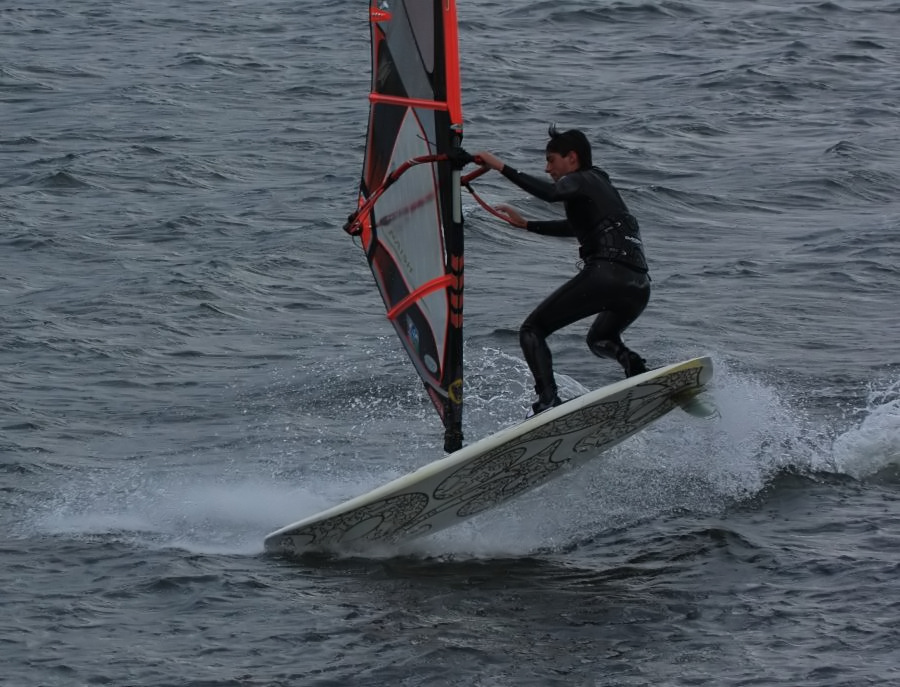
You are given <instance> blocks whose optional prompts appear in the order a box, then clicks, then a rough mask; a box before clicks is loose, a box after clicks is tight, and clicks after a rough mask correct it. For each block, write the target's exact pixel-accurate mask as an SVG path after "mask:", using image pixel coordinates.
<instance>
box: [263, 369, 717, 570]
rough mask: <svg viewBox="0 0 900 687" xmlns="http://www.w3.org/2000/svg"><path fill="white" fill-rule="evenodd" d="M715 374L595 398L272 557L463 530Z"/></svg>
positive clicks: (398, 486) (290, 536)
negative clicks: (459, 525) (471, 519)
mask: <svg viewBox="0 0 900 687" xmlns="http://www.w3.org/2000/svg"><path fill="white" fill-rule="evenodd" d="M711 374H712V371H711V364H710V363H709V360H708V359H706V358H699V359H695V360H691V361H687V362H685V363H680V364H676V365H672V366H669V367H668V368H663V369H662V370H656V371H651V372H649V373H645V374H644V375H640V376H639V377H635V378H632V380H625V381H623V382H618V383H616V384H613V385H610V386H609V387H605V388H604V389H600V390H597V391H594V392H591V393H589V394H586V395H585V396H582V397H580V398H578V399H575V400H573V401H570V402H569V403H566V404H563V405H562V406H559V407H557V408H554V409H552V410H549V411H546V412H545V413H542V414H540V415H538V416H536V417H534V418H530V419H529V420H526V421H525V422H523V423H522V424H520V425H517V426H516V427H512V428H510V429H507V430H504V431H502V432H499V433H498V434H496V435H494V436H493V437H488V438H487V439H484V440H482V441H480V442H478V443H476V444H473V445H471V446H469V447H466V448H464V449H462V450H461V451H458V452H456V453H454V454H452V455H450V456H448V457H447V458H444V459H442V460H439V461H435V462H434V463H432V464H430V465H427V466H425V467H423V468H421V469H420V470H418V471H416V472H414V473H412V474H410V475H407V476H406V477H402V478H400V479H398V480H395V481H394V482H392V483H391V484H388V485H385V486H384V487H382V488H380V489H377V490H375V491H374V492H371V493H370V494H368V495H366V496H363V497H359V498H358V499H354V500H353V501H349V502H347V503H346V504H343V506H338V507H336V508H335V509H331V510H330V511H326V512H325V513H322V514H320V516H315V517H313V518H311V519H309V520H308V521H301V522H300V523H296V524H295V525H294V526H290V527H287V528H283V529H282V530H279V531H278V532H275V533H273V534H271V535H269V537H267V538H266V548H267V550H270V551H279V552H282V553H288V554H290V553H300V552H303V551H307V550H333V549H337V548H340V549H342V550H345V549H349V550H354V549H364V548H367V547H369V546H371V545H372V544H375V543H378V542H382V543H388V544H389V543H392V542H397V541H400V540H408V539H413V538H415V537H419V536H422V535H424V534H428V533H430V532H433V531H436V530H437V529H441V528H443V527H446V526H449V525H452V524H454V523H456V522H460V521H461V520H463V519H466V518H469V517H471V516H473V515H476V514H478V513H481V512H484V511H486V510H488V509H490V508H492V507H494V506H497V505H499V504H501V503H503V502H505V501H507V500H509V499H511V498H513V497H514V496H517V495H519V494H521V493H523V492H525V491H527V490H529V489H531V488H533V487H536V486H537V485H539V484H543V483H544V482H546V481H548V480H550V479H552V478H554V477H555V476H557V475H558V474H561V473H562V472H563V470H564V469H568V468H571V467H574V466H576V465H580V464H582V463H584V462H586V461H587V460H590V459H592V458H594V457H596V456H597V455H598V454H600V453H602V452H603V451H604V450H606V449H608V448H610V447H612V446H614V445H616V444H617V443H619V442H621V441H623V440H625V439H627V438H628V437H630V436H632V435H633V434H635V433H636V432H638V431H640V430H641V429H643V428H644V427H646V426H647V425H649V424H650V423H652V422H653V421H655V420H657V419H658V418H660V417H662V416H663V415H665V414H666V413H668V412H669V411H671V410H672V409H674V408H676V407H678V405H679V399H680V398H684V397H685V394H687V395H688V396H690V395H691V394H692V392H694V391H696V390H698V389H700V388H701V387H702V386H703V384H704V383H705V382H706V381H707V380H708V379H709V377H710V376H711ZM635 382H636V383H635ZM573 406H575V407H574V408H573ZM492 444H493V445H492ZM382 492H383V494H382ZM379 495H381V496H380V497H379ZM367 496H368V497H372V499H371V501H370V502H368V503H366V502H365V500H366V498H367Z"/></svg>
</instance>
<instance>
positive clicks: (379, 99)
mask: <svg viewBox="0 0 900 687" xmlns="http://www.w3.org/2000/svg"><path fill="white" fill-rule="evenodd" d="M369 102H372V103H380V104H383V105H400V106H401V107H421V108H422V109H424V110H440V111H441V112H448V111H450V109H451V108H450V104H449V103H445V102H441V101H439V100H428V99H426V98H404V97H402V96H399V95H384V94H383V93H369Z"/></svg>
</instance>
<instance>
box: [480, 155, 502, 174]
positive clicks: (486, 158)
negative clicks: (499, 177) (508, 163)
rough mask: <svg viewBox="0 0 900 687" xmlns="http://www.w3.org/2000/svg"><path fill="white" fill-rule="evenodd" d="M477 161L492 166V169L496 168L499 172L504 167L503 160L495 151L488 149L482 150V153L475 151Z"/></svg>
mask: <svg viewBox="0 0 900 687" xmlns="http://www.w3.org/2000/svg"><path fill="white" fill-rule="evenodd" d="M475 163H476V164H481V165H484V166H485V167H490V168H491V169H496V170H497V171H498V172H499V171H501V170H502V169H503V167H504V164H503V160H501V159H500V158H499V157H497V156H496V155H494V154H493V153H489V152H487V151H486V150H482V151H481V152H480V153H475Z"/></svg>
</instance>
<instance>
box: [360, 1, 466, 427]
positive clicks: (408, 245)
mask: <svg viewBox="0 0 900 687" xmlns="http://www.w3.org/2000/svg"><path fill="white" fill-rule="evenodd" d="M369 16H370V21H371V34H372V91H371V95H370V109H369V127H368V136H367V144H366V156H365V162H364V166H363V179H362V183H361V186H360V191H361V192H360V200H359V204H360V207H361V208H365V209H366V215H367V216H366V217H365V218H363V224H362V237H363V247H364V248H365V250H366V253H367V255H368V258H369V264H370V266H371V268H372V272H373V275H374V277H375V282H376V284H377V285H378V289H379V291H380V293H381V295H382V298H383V300H384V303H385V307H386V310H387V312H388V313H389V319H390V320H391V322H392V324H393V325H394V328H395V330H396V332H397V335H398V336H399V338H400V340H401V342H402V343H403V346H404V348H405V349H406V351H407V353H408V354H409V356H410V359H411V360H412V362H413V365H414V366H415V368H416V370H417V372H418V373H419V375H420V376H421V377H422V379H423V381H424V382H425V385H426V389H427V390H428V393H429V396H430V397H431V399H432V401H433V402H434V404H435V407H436V409H437V411H438V413H439V415H440V416H441V418H442V420H443V422H444V425H445V426H446V427H447V428H448V430H449V429H450V428H451V427H453V428H456V429H457V430H458V429H459V428H460V426H461V418H462V393H461V390H462V270H463V259H462V219H461V217H460V216H459V212H458V207H459V173H458V170H454V168H453V165H452V163H451V162H450V161H449V160H448V159H447V158H446V155H447V154H448V153H450V152H451V151H452V150H453V149H454V148H456V147H458V146H459V144H460V140H461V135H462V129H461V126H462V121H461V117H462V115H461V108H460V105H459V102H460V96H459V74H458V69H459V68H458V59H457V56H456V50H457V46H456V30H455V27H456V10H455V5H454V3H453V1H452V0H371V2H370V5H369ZM448 26H449V27H451V31H450V32H449V33H450V34H451V36H450V38H451V40H448V37H447V33H448V31H447V29H448ZM422 158H426V159H427V160H428V161H427V162H424V163H418V164H415V165H413V166H409V167H408V169H405V171H403V172H402V174H400V175H399V176H397V177H396V178H393V177H392V176H391V175H392V173H394V172H396V171H398V170H400V169H402V168H403V167H404V165H405V163H408V162H409V161H411V160H420V159H422ZM370 198H372V199H374V202H373V203H369V200H370ZM454 208H456V209H457V210H456V213H455V214H454Z"/></svg>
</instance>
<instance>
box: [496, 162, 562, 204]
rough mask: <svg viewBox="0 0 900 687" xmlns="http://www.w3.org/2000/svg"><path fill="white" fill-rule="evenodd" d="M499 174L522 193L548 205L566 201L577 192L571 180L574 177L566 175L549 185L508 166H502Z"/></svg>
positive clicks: (547, 182)
mask: <svg viewBox="0 0 900 687" xmlns="http://www.w3.org/2000/svg"><path fill="white" fill-rule="evenodd" d="M500 173H501V174H502V175H503V176H505V177H506V178H507V179H509V180H510V181H511V182H513V183H514V184H515V185H516V186H518V187H519V188H520V189H522V190H523V191H527V192H528V193H530V194H531V195H533V196H536V197H538V198H540V199H541V200H546V201H547V202H548V203H555V202H558V201H561V200H566V199H568V198H571V197H572V196H574V195H575V194H576V193H577V192H578V182H577V181H576V180H575V179H574V178H573V177H574V176H575V175H570V174H567V175H566V176H564V177H563V178H562V179H560V180H559V181H557V182H556V183H551V182H549V181H544V180H543V179H538V178H537V177H533V176H531V175H530V174H525V173H524V172H520V171H518V170H517V169H513V168H512V167H510V166H509V165H504V166H503V169H502V170H501V172H500Z"/></svg>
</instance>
